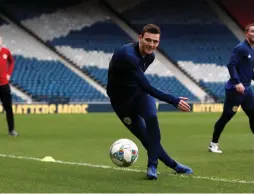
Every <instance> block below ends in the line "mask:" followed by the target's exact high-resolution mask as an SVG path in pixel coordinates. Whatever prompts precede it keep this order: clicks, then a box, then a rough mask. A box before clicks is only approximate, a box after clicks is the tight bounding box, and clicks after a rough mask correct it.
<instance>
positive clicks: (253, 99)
mask: <svg viewBox="0 0 254 194" xmlns="http://www.w3.org/2000/svg"><path fill="white" fill-rule="evenodd" d="M242 109H243V111H244V112H245V114H246V115H247V116H248V117H249V125H250V129H251V131H252V133H253V134H254V95H253V92H252V90H251V88H249V89H248V90H245V95H244V101H243V103H242Z"/></svg>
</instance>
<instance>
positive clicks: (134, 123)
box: [111, 103, 158, 179]
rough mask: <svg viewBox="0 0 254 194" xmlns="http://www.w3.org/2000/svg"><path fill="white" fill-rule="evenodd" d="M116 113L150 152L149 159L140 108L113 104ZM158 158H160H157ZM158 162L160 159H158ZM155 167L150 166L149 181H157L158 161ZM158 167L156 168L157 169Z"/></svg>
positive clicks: (133, 104)
mask: <svg viewBox="0 0 254 194" xmlns="http://www.w3.org/2000/svg"><path fill="white" fill-rule="evenodd" d="M111 105H112V107H113V109H114V111H115V112H116V114H117V116H118V117H119V119H120V120H121V121H122V123H123V124H124V125H125V126H126V127H127V128H128V129H129V130H130V132H131V133H132V134H133V135H135V136H136V137H137V138H138V139H139V140H140V141H141V143H142V144H143V146H144V147H145V149H146V150H147V152H148V158H150V157H149V151H148V149H149V146H148V145H149V144H148V136H147V134H146V126H145V122H144V120H143V119H142V118H141V117H140V116H139V114H138V111H137V109H138V107H137V105H136V104H135V103H131V104H124V103H111ZM157 158H158V156H157ZM157 160H158V159H157ZM153 162H154V165H153V166H149V167H148V170H149V172H148V173H147V178H148V179H157V164H158V161H153ZM155 166H156V167H155Z"/></svg>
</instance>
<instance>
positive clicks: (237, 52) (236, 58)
mask: <svg viewBox="0 0 254 194" xmlns="http://www.w3.org/2000/svg"><path fill="white" fill-rule="evenodd" d="M241 57H242V51H241V49H240V48H239V47H236V48H234V50H233V52H232V55H231V57H230V61H229V63H228V65H227V68H228V71H229V74H230V78H231V80H232V81H233V83H234V84H235V86H236V90H237V91H238V92H240V93H244V90H245V88H244V86H243V84H242V83H241V80H240V78H239V76H238V73H237V70H236V67H237V66H238V64H239V63H240V60H241Z"/></svg>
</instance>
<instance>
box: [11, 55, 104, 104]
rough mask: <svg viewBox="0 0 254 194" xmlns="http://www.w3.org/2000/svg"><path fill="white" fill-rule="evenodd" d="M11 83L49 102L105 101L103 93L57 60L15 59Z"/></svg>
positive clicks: (16, 57) (17, 57)
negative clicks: (63, 100)
mask: <svg viewBox="0 0 254 194" xmlns="http://www.w3.org/2000/svg"><path fill="white" fill-rule="evenodd" d="M15 60H16V66H15V69H14V72H13V76H12V78H11V81H12V82H13V83H14V84H16V85H18V86H19V87H21V88H23V89H24V90H25V91H27V92H28V93H29V94H31V95H32V96H33V97H34V98H36V99H40V100H41V101H49V100H52V99H54V98H62V99H66V100H67V101H72V102H75V101H77V102H84V101H86V102H88V101H106V100H108V99H107V97H105V96H104V95H103V94H101V93H100V92H99V91H97V90H96V89H95V88H94V87H92V86H91V85H90V84H88V83H87V82H86V81H85V80H83V79H82V78H80V77H79V76H77V75H76V74H75V73H74V72H72V71H71V70H70V69H68V68H67V67H66V66H64V65H63V64H62V63H60V62H59V61H46V60H37V59H28V58H24V57H22V56H15Z"/></svg>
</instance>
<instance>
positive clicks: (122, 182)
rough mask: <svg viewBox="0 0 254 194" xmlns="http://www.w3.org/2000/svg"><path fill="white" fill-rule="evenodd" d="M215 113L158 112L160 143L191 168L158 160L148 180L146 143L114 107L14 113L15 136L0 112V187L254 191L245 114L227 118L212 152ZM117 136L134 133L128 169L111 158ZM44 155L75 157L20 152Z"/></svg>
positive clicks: (5, 189)
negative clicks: (177, 171)
mask: <svg viewBox="0 0 254 194" xmlns="http://www.w3.org/2000/svg"><path fill="white" fill-rule="evenodd" d="M218 117H219V113H187V114H186V113H159V123H160V127H161V134H162V144H163V145H164V147H165V149H166V150H167V151H168V153H169V154H170V155H171V156H172V157H174V158H175V159H176V160H178V161H180V162H181V163H183V164H186V165H189V166H190V167H192V168H193V170H194V175H193V176H183V177H182V176H178V175H174V174H173V171H172V170H171V169H169V168H167V167H165V166H164V165H163V164H162V163H159V167H158V171H159V173H160V174H159V178H158V180H157V181H148V180H146V179H145V170H146V160H147V156H146V152H145V150H144V149H143V147H142V146H141V144H140V143H139V141H138V140H137V139H136V138H135V137H134V136H133V135H132V134H131V133H130V132H129V131H128V130H127V129H126V128H125V127H124V126H123V125H122V123H121V122H120V121H119V120H118V118H117V117H116V115H115V114H113V113H102V114H99V113H94V114H90V113H89V114H85V115H74V114H73V115H16V116H15V120H16V126H17V127H16V129H17V131H18V132H20V134H21V135H20V136H19V137H17V138H13V137H9V136H8V135H7V128H6V123H5V117H4V115H3V114H1V115H0V123H1V125H0V126H1V127H0V128H1V130H0V142H1V146H0V164H1V168H0V177H1V178H0V180H1V181H0V192H5V193H13V192H15V193H16V192H22V193H25V192H57V193H59V192H65V193H67V192H82V193H85V192H96V193H99V192H107V193H112V192H117V193H122V192H125V193H127V192H128V193H133V192H139V193H141V192H146V193H148V192H149V193H151V192H152V193H156V192H160V193H173V192H178V193H180V192H185V193H191V192H195V193H197V192H202V193H206V192H210V193H214V192H227V193H229V192H234V193H242V192H244V193H251V192H254V174H253V170H254V166H253V164H254V162H253V153H254V149H253V142H254V141H253V140H254V139H253V137H254V136H253V134H252V133H251V131H250V129H249V124H248V119H247V117H246V116H245V115H244V113H238V114H237V115H236V116H235V117H234V118H233V120H232V121H231V122H230V123H229V124H228V125H227V126H226V128H225V131H224V133H223V134H222V136H221V139H220V144H221V147H222V150H223V151H224V153H223V154H221V155H218V154H212V153H209V152H208V150H207V147H208V144H209V142H210V140H211V135H212V130H213V125H214V123H215V121H216V119H217V118H218ZM120 138H129V139H131V140H133V141H134V142H135V143H136V144H137V145H138V147H139V150H140V155H139V159H138V161H137V163H135V164H134V165H133V166H132V167H130V168H128V169H130V170H129V171H125V170H119V169H115V167H116V166H114V165H113V163H112V162H111V160H110V158H109V147H110V145H111V144H112V143H113V142H114V141H115V140H117V139H120ZM4 155H7V156H8V157H3V156H4ZM11 155H14V156H22V157H24V158H23V159H19V158H11V157H10V156H11ZM45 156H52V157H53V158H54V159H55V160H61V161H64V162H74V163H72V165H70V163H69V164H67V163H65V164H63V163H50V162H41V161H39V160H30V159H26V157H34V158H38V159H41V158H43V157H45ZM77 163H82V164H83V163H86V164H83V165H78V164H77ZM95 165H97V166H95ZM103 165H104V166H105V165H106V166H107V167H106V168H105V167H104V168H103ZM111 167H112V168H111ZM128 169H127V170H128ZM135 170H136V171H135Z"/></svg>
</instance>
